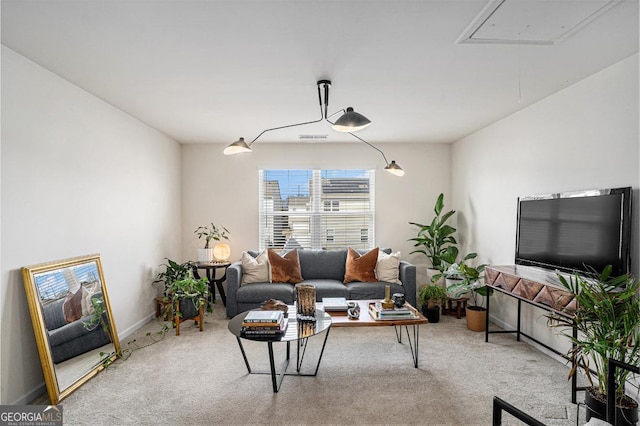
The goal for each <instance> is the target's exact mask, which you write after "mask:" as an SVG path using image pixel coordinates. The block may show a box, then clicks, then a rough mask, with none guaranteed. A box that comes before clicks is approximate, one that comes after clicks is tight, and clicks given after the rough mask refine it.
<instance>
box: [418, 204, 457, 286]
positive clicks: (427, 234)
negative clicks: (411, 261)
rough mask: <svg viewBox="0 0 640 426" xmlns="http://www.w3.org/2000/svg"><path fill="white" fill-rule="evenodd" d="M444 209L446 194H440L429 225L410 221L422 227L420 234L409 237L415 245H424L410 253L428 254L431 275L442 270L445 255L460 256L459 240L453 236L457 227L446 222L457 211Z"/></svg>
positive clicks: (448, 256)
mask: <svg viewBox="0 0 640 426" xmlns="http://www.w3.org/2000/svg"><path fill="white" fill-rule="evenodd" d="M443 209H444V194H440V195H439V196H438V199H437V200H436V204H435V206H434V207H433V212H434V213H435V216H434V218H433V219H432V220H431V223H430V224H429V225H423V224H421V223H416V222H409V224H410V225H415V226H418V227H419V228H420V229H419V230H418V236H417V237H415V238H411V239H409V241H413V242H414V247H422V248H420V249H417V250H414V251H412V252H411V253H410V254H413V253H422V254H424V255H425V256H427V258H428V259H429V262H431V268H429V269H428V270H427V273H428V275H429V276H430V277H432V276H433V275H434V274H436V273H437V271H436V270H439V271H440V272H442V270H441V269H440V268H441V267H442V262H443V257H446V258H449V259H451V258H453V259H455V258H457V257H458V248H457V247H456V244H457V242H456V239H455V237H454V236H453V234H454V233H455V232H456V228H454V227H452V226H450V225H447V224H446V222H447V221H448V220H449V218H450V217H451V216H452V215H453V214H454V213H455V210H451V211H448V212H446V213H442V210H443ZM451 263H453V262H451ZM432 282H433V280H432Z"/></svg>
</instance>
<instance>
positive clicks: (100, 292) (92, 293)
mask: <svg viewBox="0 0 640 426" xmlns="http://www.w3.org/2000/svg"><path fill="white" fill-rule="evenodd" d="M22 277H23V280H24V287H25V291H26V294H27V301H28V303H29V312H30V313H31V320H32V322H33V329H34V332H35V337H36V342H37V345H38V352H39V354H40V361H41V362H42V371H43V373H44V381H45V384H46V386H47V392H48V393H49V399H50V400H51V404H57V403H58V402H59V401H60V400H62V399H63V398H65V397H66V396H68V395H69V394H70V393H71V392H73V391H74V390H76V389H78V388H79V387H80V386H82V385H83V384H84V383H86V382H87V380H89V379H90V378H92V377H93V376H95V375H96V374H98V372H99V371H100V370H102V369H103V368H104V367H105V366H107V365H108V364H109V363H111V362H113V361H114V360H115V359H116V358H117V356H118V354H119V353H120V342H119V341H118V333H117V332H116V327H115V322H114V321H113V315H112V312H111V306H110V305H109V296H108V295H107V287H106V285H105V281H104V274H103V272H102V263H101V262H100V255H98V254H93V255H88V256H81V257H75V258H72V259H65V260H60V261H55V262H48V263H43V264H39V265H32V266H25V267H23V268H22Z"/></svg>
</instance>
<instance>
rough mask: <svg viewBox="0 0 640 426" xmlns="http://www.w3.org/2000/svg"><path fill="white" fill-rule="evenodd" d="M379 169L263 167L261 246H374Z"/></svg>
mask: <svg viewBox="0 0 640 426" xmlns="http://www.w3.org/2000/svg"><path fill="white" fill-rule="evenodd" d="M374 176H375V171H374V170H260V171H259V185H260V187H259V191H258V196H259V217H260V226H259V230H260V249H261V250H262V249H264V248H276V249H282V248H286V249H289V248H306V249H327V250H331V249H337V248H344V247H347V246H350V247H354V248H360V249H369V248H373V246H374V240H375V233H374V223H375V179H374Z"/></svg>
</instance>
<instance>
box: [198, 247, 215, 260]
mask: <svg viewBox="0 0 640 426" xmlns="http://www.w3.org/2000/svg"><path fill="white" fill-rule="evenodd" d="M198 262H213V249H212V248H207V249H204V248H199V249H198Z"/></svg>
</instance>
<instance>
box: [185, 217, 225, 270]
mask: <svg viewBox="0 0 640 426" xmlns="http://www.w3.org/2000/svg"><path fill="white" fill-rule="evenodd" d="M193 233H194V234H196V235H197V236H198V239H202V238H204V248H200V249H198V261H200V262H213V247H209V243H210V242H211V240H215V241H221V240H222V239H225V240H228V239H229V234H230V232H229V230H228V229H227V228H225V227H224V226H220V227H218V226H216V225H214V224H213V222H212V223H211V224H210V225H207V226H198V228H196V230H195V231H193Z"/></svg>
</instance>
